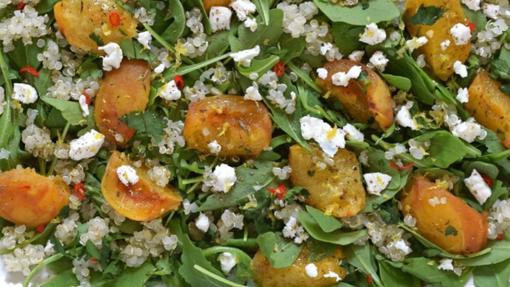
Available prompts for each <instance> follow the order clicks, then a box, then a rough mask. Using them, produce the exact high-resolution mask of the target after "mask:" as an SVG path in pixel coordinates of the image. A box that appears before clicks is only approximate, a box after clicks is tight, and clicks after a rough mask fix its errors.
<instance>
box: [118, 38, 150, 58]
mask: <svg viewBox="0 0 510 287" xmlns="http://www.w3.org/2000/svg"><path fill="white" fill-rule="evenodd" d="M119 46H120V48H121V49H122V53H123V54H124V56H125V57H127V58H128V59H130V60H131V59H140V60H145V61H147V62H150V63H152V62H154V61H156V56H155V55H154V54H152V53H151V52H150V50H147V49H146V48H145V47H144V46H142V44H140V43H138V41H134V40H132V39H124V40H122V41H121V42H120V43H119Z"/></svg>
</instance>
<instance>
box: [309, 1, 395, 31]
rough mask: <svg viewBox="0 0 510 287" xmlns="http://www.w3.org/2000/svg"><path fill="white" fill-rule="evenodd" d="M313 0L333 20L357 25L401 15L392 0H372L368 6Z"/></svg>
mask: <svg viewBox="0 0 510 287" xmlns="http://www.w3.org/2000/svg"><path fill="white" fill-rule="evenodd" d="M313 2H314V3H315V5H317V7H318V8H319V10H321V12H322V13H324V15H326V16H327V17H328V18H329V19H330V20H331V21H333V22H344V23H347V24H351V25H356V26H366V25H368V24H370V23H379V22H385V21H390V20H393V19H395V18H397V17H399V16H400V11H399V10H398V8H397V6H395V4H394V3H393V1H391V0H372V1H370V2H368V3H367V5H368V7H363V5H356V6H354V7H344V6H340V5H338V4H336V3H331V2H330V1H327V0H314V1H313Z"/></svg>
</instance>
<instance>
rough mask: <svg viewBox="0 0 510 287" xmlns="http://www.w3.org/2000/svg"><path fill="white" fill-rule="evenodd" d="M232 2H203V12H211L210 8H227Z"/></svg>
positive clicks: (212, 0) (213, 0)
mask: <svg viewBox="0 0 510 287" xmlns="http://www.w3.org/2000/svg"><path fill="white" fill-rule="evenodd" d="M230 2H232V0H204V8H205V11H207V12H209V10H211V7H215V6H223V7H227V6H228V5H229V4H230Z"/></svg>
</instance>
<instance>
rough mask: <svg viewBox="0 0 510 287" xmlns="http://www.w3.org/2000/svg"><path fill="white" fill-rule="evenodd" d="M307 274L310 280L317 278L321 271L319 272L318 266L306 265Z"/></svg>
mask: <svg viewBox="0 0 510 287" xmlns="http://www.w3.org/2000/svg"><path fill="white" fill-rule="evenodd" d="M305 272H306V276H308V277H310V278H315V277H317V276H319V271H318V270H317V265H315V264H313V263H308V264H306V266H305Z"/></svg>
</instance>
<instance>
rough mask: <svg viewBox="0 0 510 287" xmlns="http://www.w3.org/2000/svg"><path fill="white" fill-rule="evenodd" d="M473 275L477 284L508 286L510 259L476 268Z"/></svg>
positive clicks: (494, 286) (493, 286) (495, 286)
mask: <svg viewBox="0 0 510 287" xmlns="http://www.w3.org/2000/svg"><path fill="white" fill-rule="evenodd" d="M473 277H474V279H475V285H476V286H491V287H507V286H508V280H510V260H506V261H503V262H500V263H498V264H494V265H490V266H482V267H478V268H475V269H474V271H473Z"/></svg>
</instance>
